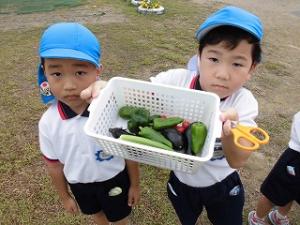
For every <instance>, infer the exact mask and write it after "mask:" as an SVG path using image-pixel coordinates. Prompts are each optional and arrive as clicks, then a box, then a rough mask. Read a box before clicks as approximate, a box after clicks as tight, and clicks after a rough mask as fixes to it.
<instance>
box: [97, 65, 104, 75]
mask: <svg viewBox="0 0 300 225" xmlns="http://www.w3.org/2000/svg"><path fill="white" fill-rule="evenodd" d="M102 71H103V65H102V64H100V66H99V67H98V68H97V75H98V76H100V74H101V73H102Z"/></svg>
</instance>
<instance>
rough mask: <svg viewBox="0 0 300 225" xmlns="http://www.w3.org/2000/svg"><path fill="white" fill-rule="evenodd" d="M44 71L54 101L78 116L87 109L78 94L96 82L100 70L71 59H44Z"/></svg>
mask: <svg viewBox="0 0 300 225" xmlns="http://www.w3.org/2000/svg"><path fill="white" fill-rule="evenodd" d="M44 71H45V75H46V77H47V80H48V82H49V86H50V89H51V92H52V94H53V95H54V96H55V97H56V99H58V100H60V101H61V102H63V103H65V104H67V105H68V106H69V107H71V109H72V110H73V111H74V112H76V113H78V114H79V113H82V111H83V110H84V109H85V108H86V107H87V103H86V102H85V101H84V100H82V99H81V98H80V93H81V91H82V90H84V89H86V88H87V87H89V85H90V84H92V83H93V82H95V81H96V79H97V76H99V74H100V72H101V68H96V67H95V66H94V65H93V64H91V63H89V62H84V61H79V60H73V59H45V63H44Z"/></svg>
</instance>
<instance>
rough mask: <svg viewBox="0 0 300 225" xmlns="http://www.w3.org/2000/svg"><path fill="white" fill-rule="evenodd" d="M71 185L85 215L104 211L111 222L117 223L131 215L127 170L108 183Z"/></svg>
mask: <svg viewBox="0 0 300 225" xmlns="http://www.w3.org/2000/svg"><path fill="white" fill-rule="evenodd" d="M69 185H70V188H71V191H72V193H73V195H74V197H75V199H76V201H77V203H78V205H79V207H80V209H81V211H82V213H84V214H88V215H92V214H95V213H97V212H100V211H103V212H104V214H105V215H106V217H107V219H108V220H109V221H110V222H116V221H119V220H121V219H123V218H125V217H126V216H128V215H129V214H130V213H131V207H129V206H128V189H129V185H130V181H129V177H128V173H127V169H126V168H125V169H124V170H123V171H122V172H120V173H119V174H118V175H116V176H115V177H113V178H111V179H109V180H107V181H103V182H95V183H87V184H82V183H78V184H69Z"/></svg>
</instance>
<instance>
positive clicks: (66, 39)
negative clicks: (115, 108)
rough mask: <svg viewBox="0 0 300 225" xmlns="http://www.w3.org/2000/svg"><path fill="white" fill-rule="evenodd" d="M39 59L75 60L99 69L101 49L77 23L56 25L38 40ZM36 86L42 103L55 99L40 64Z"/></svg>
mask: <svg viewBox="0 0 300 225" xmlns="http://www.w3.org/2000/svg"><path fill="white" fill-rule="evenodd" d="M39 56H40V57H41V59H47V58H52V59H54V58H56V59H75V60H79V61H86V62H90V63H92V64H94V65H95V66H96V67H97V68H98V67H100V59H101V47H100V43H99V42H98V40H97V38H96V36H95V35H94V34H93V33H92V32H91V31H90V30H89V29H87V28H86V27H84V26H83V25H81V24H79V23H56V24H53V25H51V26H50V27H48V28H47V29H46V30H45V31H44V33H43V35H42V37H41V40H40V47H39ZM38 85H39V88H40V94H41V98H42V102H43V103H45V104H48V103H51V102H52V101H53V100H54V99H55V97H54V96H53V95H52V93H51V91H50V86H49V84H48V82H47V78H46V76H45V74H44V69H43V68H42V64H41V63H40V65H39V66H38Z"/></svg>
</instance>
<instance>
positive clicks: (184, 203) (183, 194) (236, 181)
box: [167, 172, 245, 225]
mask: <svg viewBox="0 0 300 225" xmlns="http://www.w3.org/2000/svg"><path fill="white" fill-rule="evenodd" d="M167 191H168V197H169V199H170V201H171V202H172V205H173V207H174V209H175V211H176V213H177V216H178V218H179V219H180V222H181V224H182V225H195V223H196V221H197V219H198V217H199V216H200V214H201V212H202V210H203V207H205V209H206V211H207V216H208V218H209V220H210V221H211V222H212V223H213V224H214V225H242V223H243V215H242V214H243V206H244V201H245V197H244V188H243V185H242V182H241V180H240V177H239V175H238V173H237V172H233V173H232V174H230V175H229V176H228V177H226V178H225V179H224V180H222V181H221V182H219V183H216V184H214V185H212V186H209V187H204V188H202V187H201V188H196V187H191V186H188V185H186V184H184V183H182V182H180V181H179V180H178V178H177V177H176V176H175V175H174V173H173V172H171V174H170V178H169V181H168V183H167Z"/></svg>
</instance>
